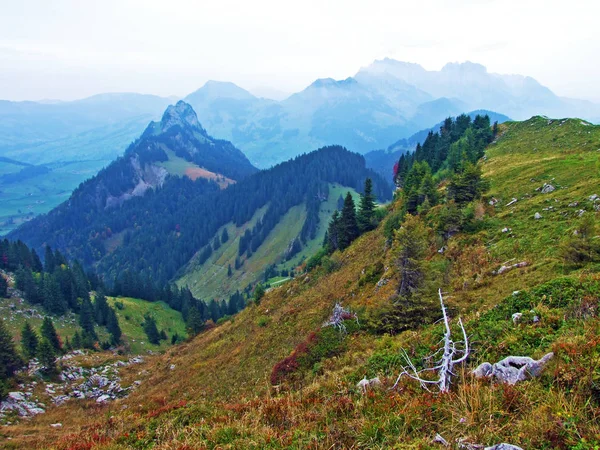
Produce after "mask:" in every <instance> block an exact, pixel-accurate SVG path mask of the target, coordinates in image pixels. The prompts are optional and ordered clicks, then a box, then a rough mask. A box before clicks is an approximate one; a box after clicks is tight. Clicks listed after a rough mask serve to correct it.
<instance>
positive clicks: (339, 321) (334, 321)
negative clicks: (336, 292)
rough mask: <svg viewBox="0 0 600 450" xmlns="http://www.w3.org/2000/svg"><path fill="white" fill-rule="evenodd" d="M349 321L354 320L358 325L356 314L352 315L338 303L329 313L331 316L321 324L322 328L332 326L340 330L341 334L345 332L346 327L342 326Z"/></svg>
mask: <svg viewBox="0 0 600 450" xmlns="http://www.w3.org/2000/svg"><path fill="white" fill-rule="evenodd" d="M349 319H354V320H356V324H357V325H360V324H359V323H358V316H357V315H356V313H353V312H352V311H350V309H346V308H344V307H343V306H342V305H340V304H339V303H336V304H335V306H334V307H333V312H332V313H331V316H329V319H327V322H325V323H324V324H323V327H329V326H333V327H335V328H337V329H338V330H340V331H341V332H342V333H346V331H347V330H346V325H344V321H345V320H349Z"/></svg>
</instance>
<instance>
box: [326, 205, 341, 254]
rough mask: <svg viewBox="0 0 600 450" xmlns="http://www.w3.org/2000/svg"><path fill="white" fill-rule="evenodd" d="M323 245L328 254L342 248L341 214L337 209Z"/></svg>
mask: <svg viewBox="0 0 600 450" xmlns="http://www.w3.org/2000/svg"><path fill="white" fill-rule="evenodd" d="M323 245H324V247H325V249H326V250H327V252H328V253H333V252H334V251H336V250H338V249H339V248H340V213H339V212H338V211H337V209H336V210H335V211H334V212H333V215H332V216H331V220H330V221H329V227H328V228H327V231H326V233H325V241H324V242H323Z"/></svg>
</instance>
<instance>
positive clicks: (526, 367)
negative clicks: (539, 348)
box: [472, 353, 554, 384]
mask: <svg viewBox="0 0 600 450" xmlns="http://www.w3.org/2000/svg"><path fill="white" fill-rule="evenodd" d="M553 356H554V353H548V354H547V355H545V356H544V357H542V358H541V359H539V360H537V361H536V360H535V359H532V358H530V357H528V356H508V357H507V358H504V359H503V360H501V361H498V362H497V363H496V364H494V365H491V364H490V363H489V362H485V363H483V364H481V365H480V366H478V367H477V368H476V369H475V370H473V372H472V374H473V375H474V376H475V377H476V378H483V377H494V378H496V379H497V380H499V381H501V382H503V383H506V384H516V383H517V382H519V381H524V380H526V379H527V378H528V377H537V376H539V375H540V374H541V373H542V370H544V367H545V366H546V364H547V363H548V361H550V359H552V357H553Z"/></svg>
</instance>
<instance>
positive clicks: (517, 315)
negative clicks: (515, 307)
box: [512, 312, 523, 325]
mask: <svg viewBox="0 0 600 450" xmlns="http://www.w3.org/2000/svg"><path fill="white" fill-rule="evenodd" d="M522 317H523V314H522V313H520V312H518V313H514V314H513V315H512V321H513V323H514V324H515V325H516V324H518V323H519V322H520V321H521V318H522Z"/></svg>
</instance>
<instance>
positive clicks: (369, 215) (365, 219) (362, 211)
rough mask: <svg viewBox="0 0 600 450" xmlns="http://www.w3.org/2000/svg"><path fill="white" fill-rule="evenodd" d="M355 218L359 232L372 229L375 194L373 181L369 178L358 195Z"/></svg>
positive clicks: (373, 224)
mask: <svg viewBox="0 0 600 450" xmlns="http://www.w3.org/2000/svg"><path fill="white" fill-rule="evenodd" d="M356 220H357V222H358V228H359V230H360V232H361V233H364V232H366V231H369V230H372V229H373V228H374V226H375V196H374V195H373V181H372V180H371V179H370V178H367V179H366V180H365V191H364V193H363V194H362V195H361V196H360V204H359V206H358V215H357V217H356Z"/></svg>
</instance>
